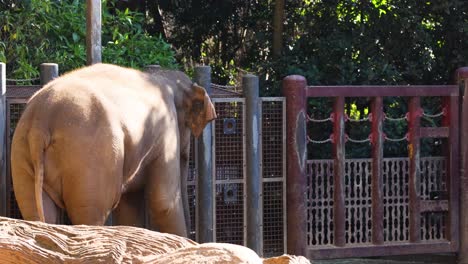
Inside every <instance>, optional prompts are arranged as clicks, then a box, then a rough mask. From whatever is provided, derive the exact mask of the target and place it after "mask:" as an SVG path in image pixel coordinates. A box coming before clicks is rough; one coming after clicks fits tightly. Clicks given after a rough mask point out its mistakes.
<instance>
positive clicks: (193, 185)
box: [187, 137, 197, 240]
mask: <svg viewBox="0 0 468 264" xmlns="http://www.w3.org/2000/svg"><path fill="white" fill-rule="evenodd" d="M195 153H196V139H195V138H194V137H192V138H191V139H190V156H189V166H188V174H187V194H188V201H189V214H190V216H189V217H190V230H189V238H190V239H192V240H196V226H197V223H196V215H197V212H196V206H197V196H196V194H197V167H196V162H195V161H196V158H195Z"/></svg>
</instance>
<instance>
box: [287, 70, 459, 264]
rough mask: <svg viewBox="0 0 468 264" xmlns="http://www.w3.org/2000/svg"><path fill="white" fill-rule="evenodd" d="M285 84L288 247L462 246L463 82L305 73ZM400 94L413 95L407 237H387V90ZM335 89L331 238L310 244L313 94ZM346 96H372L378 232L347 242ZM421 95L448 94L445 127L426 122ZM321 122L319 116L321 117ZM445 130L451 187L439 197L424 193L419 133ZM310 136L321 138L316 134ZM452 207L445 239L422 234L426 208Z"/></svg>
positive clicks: (356, 250) (425, 249)
mask: <svg viewBox="0 0 468 264" xmlns="http://www.w3.org/2000/svg"><path fill="white" fill-rule="evenodd" d="M283 91H284V93H285V95H286V98H287V117H288V120H287V123H288V125H287V141H288V154H287V158H288V176H287V179H288V194H287V195H288V216H289V217H288V221H289V222H288V253H291V254H298V255H305V256H308V257H309V258H311V259H327V258H347V257H365V256H383V255H403V254H423V253H446V252H447V253H448V252H457V251H458V250H459V244H460V240H459V237H460V234H459V232H458V231H459V230H458V228H459V221H460V219H459V208H458V206H459V197H460V196H459V195H460V194H459V184H458V183H459V182H460V174H459V173H460V171H459V170H458V165H459V153H460V152H459V144H458V140H459V138H458V137H459V134H458V132H459V131H457V127H458V126H459V99H460V93H459V87H458V86H457V85H414V86H403V85H401V86H371V85H368V86H307V81H306V79H305V78H304V77H303V76H299V75H292V76H288V77H286V78H285V79H284V80H283ZM388 96H390V97H391V96H400V97H407V98H409V103H408V122H409V124H408V145H409V147H410V151H409V153H408V156H409V157H408V158H409V165H408V172H407V173H408V175H409V180H408V185H407V187H408V193H409V194H408V196H409V208H410V209H409V213H408V214H409V223H408V225H409V231H408V232H409V235H408V236H409V240H408V241H406V242H398V243H395V242H391V243H388V242H387V241H385V239H384V228H383V219H384V212H383V206H384V205H385V201H384V197H383V191H382V189H383V185H382V179H383V172H382V166H383V165H382V163H383V142H384V135H383V120H384V113H383V99H382V98H383V97H388ZM308 97H332V98H333V99H334V104H333V116H332V117H331V120H332V121H333V134H332V136H330V138H331V140H332V147H333V160H334V162H333V183H331V184H333V216H332V217H333V229H331V232H333V244H331V245H328V246H326V247H309V246H308V239H307V234H306V232H305V231H307V228H308V224H309V223H308V221H307V219H308V215H307V212H306V208H307V207H308V206H307V197H305V196H304V194H306V193H307V178H306V164H307V149H306V145H307V143H308V141H309V139H308V135H307V125H306V122H307V120H310V118H309V117H308V114H307V113H308V110H307V98H308ZM345 97H354V98H355V97H371V98H372V110H371V111H370V113H372V123H371V136H370V140H371V142H372V151H371V153H372V157H371V159H372V160H371V163H372V181H371V183H372V209H371V210H372V223H373V224H372V225H371V227H370V228H372V239H371V242H370V243H366V244H359V245H355V244H349V243H347V242H346V230H347V229H346V228H347V227H346V223H345V221H346V215H345V214H346V209H347V207H346V204H345V197H346V196H345V180H344V179H345V178H344V175H345V160H346V159H345V155H344V154H345V153H344V144H345V141H346V138H347V137H346V135H345V129H344V124H345V114H344V105H345V100H344V98H345ZM420 97H442V98H443V99H444V100H443V107H445V110H446V115H445V117H444V119H443V121H442V125H441V126H440V127H433V128H431V127H421V126H420V118H421V116H422V115H423V114H424V112H423V110H422V108H421V106H420ZM316 122H318V121H316ZM428 137H429V138H447V139H448V140H449V142H450V144H447V145H446V146H447V152H444V153H446V155H447V156H446V157H447V175H448V177H447V178H448V179H447V189H446V191H447V192H448V197H447V198H442V199H440V200H425V199H424V197H422V195H421V194H420V174H421V171H420V162H421V157H420V139H421V138H428ZM312 138H316V137H314V136H312ZM445 211H447V212H448V220H447V223H448V227H447V229H446V230H445V232H446V238H447V239H445V240H441V241H430V242H428V241H424V239H423V238H422V237H421V221H422V217H421V215H422V213H425V212H445Z"/></svg>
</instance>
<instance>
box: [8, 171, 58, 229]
mask: <svg viewBox="0 0 468 264" xmlns="http://www.w3.org/2000/svg"><path fill="white" fill-rule="evenodd" d="M14 185H15V197H16V200H17V202H18V206H19V208H20V211H21V215H22V216H23V219H25V220H31V221H39V214H38V211H37V208H36V197H35V194H34V178H33V177H22V178H21V179H15V182H14ZM42 202H43V206H44V216H45V221H46V223H49V224H56V223H58V217H59V214H58V207H57V206H56V205H55V203H54V202H53V201H52V199H51V198H50V196H49V195H48V194H47V193H46V192H45V191H44V190H42Z"/></svg>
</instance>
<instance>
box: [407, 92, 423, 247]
mask: <svg viewBox="0 0 468 264" xmlns="http://www.w3.org/2000/svg"><path fill="white" fill-rule="evenodd" d="M420 101H421V98H420V97H411V98H410V101H409V107H408V109H409V121H408V127H409V142H408V155H409V183H408V184H409V186H408V193H409V240H410V242H411V243H418V242H420V241H421V210H420V207H421V205H420V204H421V203H420V200H421V192H420V185H421V181H420V178H421V168H420V161H421V158H420V145H421V143H420V121H421V106H420Z"/></svg>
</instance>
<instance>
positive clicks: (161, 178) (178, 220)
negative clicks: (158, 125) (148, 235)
mask: <svg viewBox="0 0 468 264" xmlns="http://www.w3.org/2000/svg"><path fill="white" fill-rule="evenodd" d="M179 166H180V163H179V158H178V155H177V156H174V158H173V159H172V160H168V161H166V159H158V160H156V161H153V162H152V163H151V164H150V165H149V167H148V168H147V173H148V175H147V180H148V181H147V184H146V187H145V189H146V201H147V208H148V216H149V222H150V226H151V227H152V228H153V229H155V227H157V228H158V230H159V231H160V232H165V233H171V234H176V235H179V236H184V237H187V228H186V225H185V217H184V208H183V204H182V194H181V186H180V167H179Z"/></svg>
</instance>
